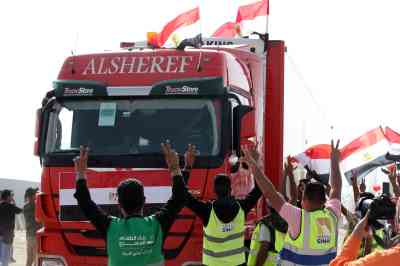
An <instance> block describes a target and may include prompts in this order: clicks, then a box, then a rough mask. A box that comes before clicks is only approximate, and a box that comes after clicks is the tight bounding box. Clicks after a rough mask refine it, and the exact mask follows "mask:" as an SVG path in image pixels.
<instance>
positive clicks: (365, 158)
mask: <svg viewBox="0 0 400 266" xmlns="http://www.w3.org/2000/svg"><path fill="white" fill-rule="evenodd" d="M389 148H390V146H389V142H388V140H387V139H386V136H385V134H384V131H383V129H382V128H381V127H378V128H375V129H373V130H370V131H368V132H367V133H365V134H363V135H362V136H360V137H358V138H356V139H355V140H353V141H352V142H350V143H349V144H347V145H346V146H344V147H343V148H342V149H341V169H342V173H343V175H344V176H345V177H346V178H347V180H348V181H349V182H350V178H351V176H352V175H356V176H357V178H362V177H364V176H366V175H367V174H369V173H370V172H371V171H373V170H374V169H376V168H377V167H380V166H384V165H387V164H390V163H391V161H389V160H387V159H386V157H385V155H386V153H387V152H388V151H389Z"/></svg>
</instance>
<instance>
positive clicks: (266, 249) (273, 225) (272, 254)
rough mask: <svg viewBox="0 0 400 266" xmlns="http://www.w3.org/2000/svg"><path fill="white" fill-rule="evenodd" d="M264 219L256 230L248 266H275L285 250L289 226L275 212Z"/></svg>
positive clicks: (272, 210)
mask: <svg viewBox="0 0 400 266" xmlns="http://www.w3.org/2000/svg"><path fill="white" fill-rule="evenodd" d="M270 210H271V212H270V214H268V215H267V216H265V217H263V218H262V219H261V220H260V221H259V222H258V223H257V226H256V228H255V229H254V232H253V235H252V238H251V244H250V253H249V257H248V260H247V266H274V265H276V263H277V261H276V260H277V255H278V253H279V252H280V251H281V249H282V248H283V243H284V242H283V241H284V240H285V236H286V233H287V228H288V224H287V223H286V221H285V220H284V219H283V218H282V217H280V216H279V214H278V213H277V212H276V211H275V210H274V209H272V208H271V209H270Z"/></svg>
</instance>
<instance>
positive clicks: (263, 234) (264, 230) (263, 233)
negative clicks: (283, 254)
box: [258, 223, 271, 242]
mask: <svg viewBox="0 0 400 266" xmlns="http://www.w3.org/2000/svg"><path fill="white" fill-rule="evenodd" d="M258 241H259V242H264V241H266V242H271V231H270V229H269V228H268V226H266V225H265V224H263V223H261V224H260V235H259V236H258Z"/></svg>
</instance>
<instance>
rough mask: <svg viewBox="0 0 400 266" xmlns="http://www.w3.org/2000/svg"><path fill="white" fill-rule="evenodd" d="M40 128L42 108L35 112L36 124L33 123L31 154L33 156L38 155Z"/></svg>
mask: <svg viewBox="0 0 400 266" xmlns="http://www.w3.org/2000/svg"><path fill="white" fill-rule="evenodd" d="M41 128H42V108H39V109H37V110H36V123H35V143H34V146H33V154H34V155H35V156H39V155H40V146H41V145H40V141H41V139H40V135H41V134H40V133H41Z"/></svg>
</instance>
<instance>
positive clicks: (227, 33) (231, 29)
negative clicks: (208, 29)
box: [212, 22, 240, 38]
mask: <svg viewBox="0 0 400 266" xmlns="http://www.w3.org/2000/svg"><path fill="white" fill-rule="evenodd" d="M239 33H240V25H239V24H236V23H235V22H226V23H224V24H222V25H221V26H220V27H219V28H218V29H217V30H216V31H215V32H214V33H213V34H212V37H225V38H234V37H237V36H239Z"/></svg>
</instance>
